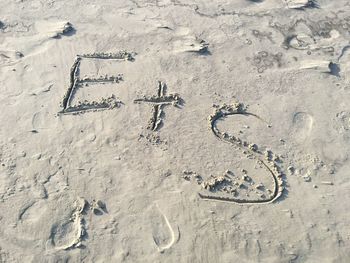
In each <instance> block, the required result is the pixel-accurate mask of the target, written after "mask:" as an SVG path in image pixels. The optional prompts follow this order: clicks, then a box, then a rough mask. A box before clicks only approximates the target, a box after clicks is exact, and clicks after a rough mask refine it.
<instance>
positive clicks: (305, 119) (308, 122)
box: [291, 112, 314, 143]
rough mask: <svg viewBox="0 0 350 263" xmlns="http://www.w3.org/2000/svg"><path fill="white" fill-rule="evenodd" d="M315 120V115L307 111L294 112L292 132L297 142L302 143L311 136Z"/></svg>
mask: <svg viewBox="0 0 350 263" xmlns="http://www.w3.org/2000/svg"><path fill="white" fill-rule="evenodd" d="M313 122H314V120H313V117H312V116H311V115H310V114H308V113H306V112H296V113H295V114H294V116H293V123H292V132H291V134H292V135H293V137H294V139H295V141H296V142H298V143H302V142H304V141H305V140H306V139H307V138H308V137H309V136H310V134H311V130H312V126H313Z"/></svg>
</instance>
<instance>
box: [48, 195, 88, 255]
mask: <svg viewBox="0 0 350 263" xmlns="http://www.w3.org/2000/svg"><path fill="white" fill-rule="evenodd" d="M86 207H87V203H86V201H85V200H84V199H82V198H80V199H78V200H77V201H76V202H75V208H74V209H72V211H71V213H70V217H65V218H63V219H62V220H60V221H58V222H56V223H55V224H53V225H52V227H51V231H50V237H49V240H48V245H49V246H50V247H54V248H55V249H57V250H69V249H73V248H79V247H81V246H82V243H81V242H82V241H83V240H84V237H85V234H86V231H85V220H84V218H83V212H84V210H85V209H86Z"/></svg>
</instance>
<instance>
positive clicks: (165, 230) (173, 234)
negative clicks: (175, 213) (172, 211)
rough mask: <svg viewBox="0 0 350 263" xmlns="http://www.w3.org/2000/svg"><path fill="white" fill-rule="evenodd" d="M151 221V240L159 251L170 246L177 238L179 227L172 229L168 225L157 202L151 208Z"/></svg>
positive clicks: (161, 251)
mask: <svg viewBox="0 0 350 263" xmlns="http://www.w3.org/2000/svg"><path fill="white" fill-rule="evenodd" d="M151 222H152V237H153V241H154V243H155V244H156V246H157V248H158V251H159V252H160V253H163V252H164V251H165V250H167V249H169V248H171V247H172V246H173V245H174V244H175V243H176V242H177V241H178V240H179V236H180V232H179V229H178V228H176V229H174V228H173V227H172V226H171V225H170V223H169V220H168V218H167V217H166V216H165V215H164V214H163V213H162V211H161V210H160V209H159V207H158V205H157V204H156V205H155V206H154V208H153V209H152V213H151Z"/></svg>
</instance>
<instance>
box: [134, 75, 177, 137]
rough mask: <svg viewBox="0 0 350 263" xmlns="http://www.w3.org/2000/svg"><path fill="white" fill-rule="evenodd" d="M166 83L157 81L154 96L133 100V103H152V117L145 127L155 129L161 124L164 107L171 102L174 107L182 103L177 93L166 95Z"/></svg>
mask: <svg viewBox="0 0 350 263" xmlns="http://www.w3.org/2000/svg"><path fill="white" fill-rule="evenodd" d="M166 88H167V86H166V84H165V83H164V82H162V81H158V93H157V95H156V96H152V97H146V96H143V98H141V99H136V100H134V102H135V103H141V102H146V103H150V104H151V105H152V118H151V119H150V121H149V124H148V126H147V129H150V130H152V131H157V130H158V129H159V128H160V127H161V125H162V124H163V120H162V116H163V114H164V107H165V106H166V105H170V104H172V105H173V106H175V107H179V106H180V105H182V101H183V100H182V99H181V98H180V96H179V95H178V94H169V95H166Z"/></svg>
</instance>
